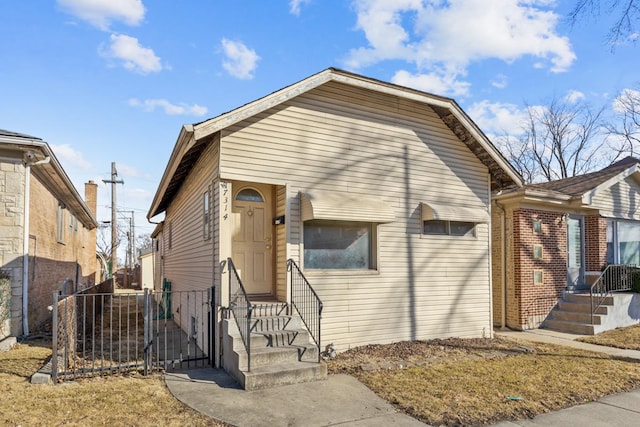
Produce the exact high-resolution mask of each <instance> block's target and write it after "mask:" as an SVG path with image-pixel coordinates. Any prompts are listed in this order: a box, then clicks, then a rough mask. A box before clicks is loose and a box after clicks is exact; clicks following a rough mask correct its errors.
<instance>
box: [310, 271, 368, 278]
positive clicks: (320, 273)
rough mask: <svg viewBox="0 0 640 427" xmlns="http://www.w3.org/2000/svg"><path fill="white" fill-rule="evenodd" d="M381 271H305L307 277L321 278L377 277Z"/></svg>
mask: <svg viewBox="0 0 640 427" xmlns="http://www.w3.org/2000/svg"><path fill="white" fill-rule="evenodd" d="M379 274H380V270H304V275H305V276H307V277H319V276H377V275H379Z"/></svg>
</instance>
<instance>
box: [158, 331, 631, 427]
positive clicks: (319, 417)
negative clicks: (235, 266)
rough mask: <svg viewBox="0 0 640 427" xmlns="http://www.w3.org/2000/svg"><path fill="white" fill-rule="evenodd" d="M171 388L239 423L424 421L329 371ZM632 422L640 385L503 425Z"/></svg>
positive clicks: (200, 381) (204, 377)
mask: <svg viewBox="0 0 640 427" xmlns="http://www.w3.org/2000/svg"><path fill="white" fill-rule="evenodd" d="M496 335H497V336H503V337H509V338H514V339H518V340H528V341H537V342H544V343H551V344H558V345H564V346H568V347H575V348H580V349H583V350H590V351H596V352H602V353H606V354H610V355H612V356H615V357H619V358H623V359H626V360H633V361H638V362H640V351H635V350H623V349H617V348H612V347H604V346H599V345H593V344H587V343H582V342H578V341H575V339H576V338H578V337H580V336H579V335H571V334H563V333H560V332H553V331H549V330H544V329H536V330H531V331H525V332H515V331H496ZM165 380H166V383H167V387H168V388H169V390H170V391H171V393H172V394H173V395H174V396H175V397H176V398H178V399H179V400H181V401H182V402H184V403H186V404H187V405H189V406H190V407H192V408H193V409H195V410H197V411H199V412H201V413H203V414H206V415H209V416H210V417H212V418H214V419H216V420H218V421H222V422H224V423H227V424H230V425H233V426H237V427H244V426H291V427H293V426H358V427H365V426H366V427H369V426H371V427H378V426H424V425H425V424H423V423H421V422H419V421H417V420H415V419H413V418H411V417H409V416H407V415H405V414H402V413H399V412H397V411H396V410H395V408H394V407H393V406H392V405H391V404H389V403H387V402H386V401H384V400H383V399H381V398H379V397H378V396H376V395H375V394H374V393H373V392H372V391H371V390H369V389H368V388H367V387H365V386H364V385H363V384H361V383H360V382H359V381H358V380H356V379H355V378H353V377H351V376H349V375H329V378H328V379H327V380H326V381H319V382H312V383H303V384H295V385H289V386H282V387H277V388H273V389H267V390H257V391H244V390H242V389H240V387H239V385H238V383H236V382H235V380H234V379H233V378H231V377H230V376H229V375H227V373H226V372H224V371H223V370H220V369H210V368H202V369H195V370H190V371H184V372H178V373H168V374H166V375H165ZM611 425H615V426H616V427H626V426H629V427H631V426H634V427H635V426H638V425H640V389H639V390H635V391H632V392H629V393H620V394H617V395H613V396H607V397H603V398H602V399H599V400H598V401H596V402H591V403H587V404H585V405H579V406H574V407H571V408H568V409H563V410H560V411H556V412H552V413H548V414H543V415H539V416H537V417H535V418H533V419H525V420H518V421H505V422H502V423H499V424H496V426H498V427H513V426H563V427H571V426H576V427H585V426H589V427H599V426H611Z"/></svg>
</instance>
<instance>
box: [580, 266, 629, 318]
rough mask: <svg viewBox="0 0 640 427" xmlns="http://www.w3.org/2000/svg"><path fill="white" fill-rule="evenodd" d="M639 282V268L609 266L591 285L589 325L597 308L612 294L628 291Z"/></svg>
mask: <svg viewBox="0 0 640 427" xmlns="http://www.w3.org/2000/svg"><path fill="white" fill-rule="evenodd" d="M638 280H640V268H638V267H637V266H635V265H631V264H609V265H607V267H606V268H605V269H604V271H603V272H602V274H601V275H600V277H598V279H597V280H596V281H595V282H594V283H593V285H591V289H590V291H589V295H590V297H591V323H593V320H594V316H595V314H596V311H597V310H598V308H599V307H600V306H601V305H602V303H603V302H604V300H605V299H606V298H607V297H608V296H610V295H611V294H612V293H613V292H622V291H630V290H632V289H633V288H634V283H636V281H638Z"/></svg>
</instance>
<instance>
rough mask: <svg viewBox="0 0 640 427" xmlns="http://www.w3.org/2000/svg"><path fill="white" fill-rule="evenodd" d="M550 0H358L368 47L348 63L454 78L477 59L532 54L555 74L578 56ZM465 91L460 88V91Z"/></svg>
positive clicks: (353, 53) (355, 66)
mask: <svg viewBox="0 0 640 427" xmlns="http://www.w3.org/2000/svg"><path fill="white" fill-rule="evenodd" d="M550 4H552V3H550V2H549V1H548V0H529V1H516V0H493V1H490V2H481V1H477V0H450V1H447V2H443V1H440V0H355V1H354V7H355V10H356V13H357V16H358V18H357V28H358V29H360V30H362V31H363V32H364V34H365V36H366V38H367V41H368V44H369V45H368V46H367V47H360V48H357V49H353V50H351V51H350V52H349V54H348V56H347V57H346V59H345V61H344V63H345V65H346V67H348V68H350V69H359V68H362V67H366V66H369V65H373V64H375V63H377V62H380V61H385V60H403V61H406V62H408V63H412V64H414V65H415V66H416V69H417V70H418V72H417V74H436V75H438V76H440V78H441V80H443V81H452V77H454V78H457V77H460V76H462V77H463V76H464V75H465V74H466V69H467V67H468V65H469V64H470V63H471V62H476V61H481V60H485V59H489V58H493V59H499V60H502V61H505V62H507V63H511V62H513V61H515V60H518V59H521V58H523V57H526V56H530V57H533V58H534V59H536V61H537V63H536V64H535V65H534V66H538V65H543V66H544V67H546V68H549V69H550V70H551V71H552V72H561V71H566V70H567V69H568V68H569V67H570V66H571V64H572V63H573V61H574V60H575V59H576V55H575V53H574V52H573V51H572V48H571V45H570V43H569V39H568V38H567V37H563V36H560V35H558V34H557V32H556V25H557V23H558V20H559V16H558V15H557V14H556V13H554V12H553V11H552V10H550V8H549V5H550ZM458 90H459V89H458Z"/></svg>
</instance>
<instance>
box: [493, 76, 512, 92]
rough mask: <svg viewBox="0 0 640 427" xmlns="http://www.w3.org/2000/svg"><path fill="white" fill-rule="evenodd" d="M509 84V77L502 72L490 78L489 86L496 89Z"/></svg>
mask: <svg viewBox="0 0 640 427" xmlns="http://www.w3.org/2000/svg"><path fill="white" fill-rule="evenodd" d="M508 84H509V78H508V77H507V76H505V75H504V74H498V75H497V76H496V77H495V78H494V79H493V80H491V86H493V87H496V88H498V89H504V88H505V87H507V85H508Z"/></svg>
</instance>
